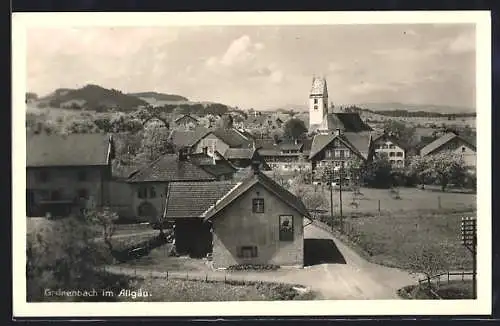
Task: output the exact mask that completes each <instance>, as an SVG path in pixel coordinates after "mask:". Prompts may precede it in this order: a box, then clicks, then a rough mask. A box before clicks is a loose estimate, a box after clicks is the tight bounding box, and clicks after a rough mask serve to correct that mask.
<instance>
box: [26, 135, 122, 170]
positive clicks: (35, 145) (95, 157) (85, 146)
mask: <svg viewBox="0 0 500 326" xmlns="http://www.w3.org/2000/svg"><path fill="white" fill-rule="evenodd" d="M110 150H113V147H112V146H110V136H109V135H106V134H71V135H47V134H36V135H28V136H27V138H26V166H27V167H37V166H84V165H107V164H108V152H109V151H110Z"/></svg>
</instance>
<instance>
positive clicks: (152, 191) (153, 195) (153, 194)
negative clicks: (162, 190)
mask: <svg viewBox="0 0 500 326" xmlns="http://www.w3.org/2000/svg"><path fill="white" fill-rule="evenodd" d="M149 198H156V190H155V187H151V188H149Z"/></svg>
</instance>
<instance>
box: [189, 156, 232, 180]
mask: <svg viewBox="0 0 500 326" xmlns="http://www.w3.org/2000/svg"><path fill="white" fill-rule="evenodd" d="M189 161H191V162H192V163H193V164H195V165H197V166H199V167H200V168H202V169H203V170H205V171H206V172H208V173H210V174H211V175H213V176H216V177H218V176H221V175H227V174H230V173H234V172H235V171H236V168H235V167H233V165H232V164H231V163H230V162H228V161H227V160H226V159H225V158H224V157H222V156H221V155H218V156H217V158H216V159H215V162H214V159H213V158H212V157H210V156H208V155H207V154H205V153H196V154H191V155H189Z"/></svg>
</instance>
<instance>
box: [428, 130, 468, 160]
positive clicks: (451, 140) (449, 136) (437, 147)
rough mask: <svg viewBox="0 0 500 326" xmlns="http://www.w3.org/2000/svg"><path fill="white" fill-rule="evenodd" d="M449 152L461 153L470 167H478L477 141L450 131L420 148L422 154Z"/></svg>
mask: <svg viewBox="0 0 500 326" xmlns="http://www.w3.org/2000/svg"><path fill="white" fill-rule="evenodd" d="M443 152H449V153H454V154H458V155H460V156H461V157H462V158H463V160H464V162H465V165H466V166H467V167H469V168H475V167H476V141H475V139H466V138H465V137H461V136H459V135H457V134H455V133H452V132H449V133H446V134H444V135H443V136H441V137H439V138H438V139H436V140H434V141H433V142H431V143H430V144H427V145H426V146H425V147H423V148H422V149H421V150H420V156H422V157H424V156H429V155H435V154H438V153H443Z"/></svg>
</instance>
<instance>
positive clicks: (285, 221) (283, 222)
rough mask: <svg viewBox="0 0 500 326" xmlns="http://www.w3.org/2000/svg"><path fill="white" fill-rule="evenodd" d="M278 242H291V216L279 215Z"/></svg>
mask: <svg viewBox="0 0 500 326" xmlns="http://www.w3.org/2000/svg"><path fill="white" fill-rule="evenodd" d="M280 241H293V216H292V215H280Z"/></svg>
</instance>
